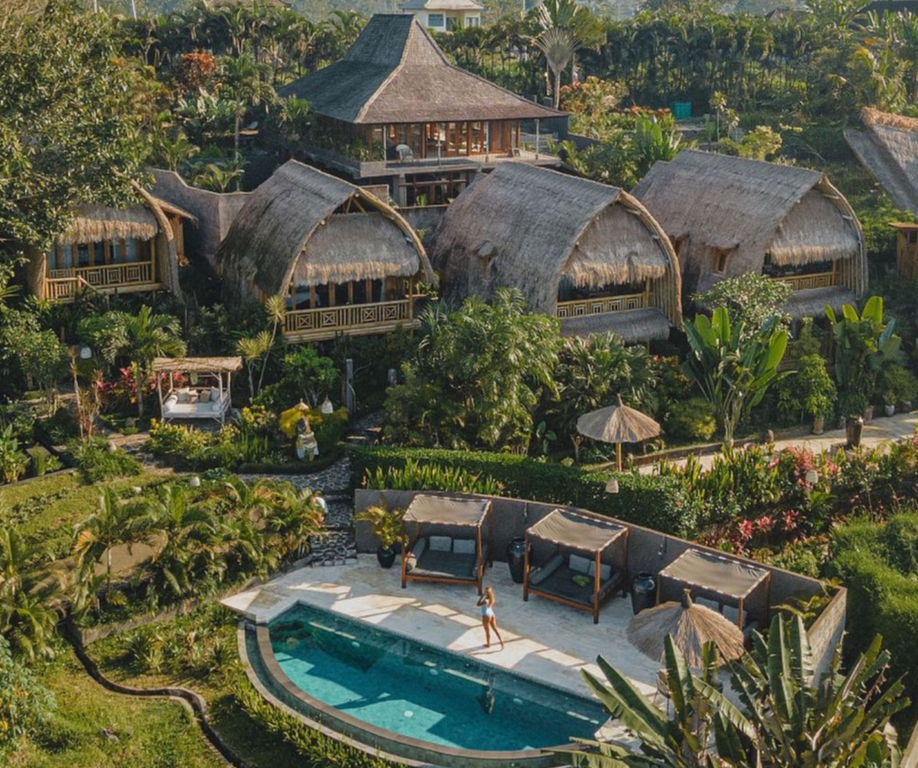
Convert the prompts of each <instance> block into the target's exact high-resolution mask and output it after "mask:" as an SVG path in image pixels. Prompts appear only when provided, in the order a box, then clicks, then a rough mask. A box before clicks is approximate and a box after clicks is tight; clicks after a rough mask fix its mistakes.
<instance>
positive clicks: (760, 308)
mask: <svg viewBox="0 0 918 768" xmlns="http://www.w3.org/2000/svg"><path fill="white" fill-rule="evenodd" d="M790 295H791V287H790V286H789V285H788V284H787V283H783V282H781V281H779V280H772V279H771V278H770V277H768V276H767V275H763V274H761V273H759V272H747V273H746V274H744V275H739V276H737V277H729V278H727V279H726V280H720V281H719V282H718V283H717V284H716V285H714V286H713V287H712V288H710V289H708V290H707V291H705V292H704V293H701V294H698V295H697V296H695V297H694V298H695V300H696V301H698V302H700V303H701V304H702V306H705V307H710V308H712V309H713V308H715V307H726V309H727V311H728V312H729V313H730V318H731V320H732V321H733V323H734V324H737V325H738V324H740V323H742V325H743V330H742V331H741V338H742V339H743V340H744V341H745V340H746V339H747V338H751V337H753V336H755V335H756V333H758V330H759V328H761V327H762V326H763V325H765V323H767V322H769V321H770V320H772V318H777V319H778V324H779V326H780V327H783V328H787V327H788V325H789V323H790V315H788V314H787V312H786V311H785V310H784V304H785V303H786V302H787V300H788V298H790Z"/></svg>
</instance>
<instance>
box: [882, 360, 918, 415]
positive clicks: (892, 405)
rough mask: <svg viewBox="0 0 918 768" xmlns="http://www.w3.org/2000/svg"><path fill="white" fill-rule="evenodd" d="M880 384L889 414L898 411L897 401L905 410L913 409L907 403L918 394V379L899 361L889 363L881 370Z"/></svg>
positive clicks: (884, 404) (884, 403)
mask: <svg viewBox="0 0 918 768" xmlns="http://www.w3.org/2000/svg"><path fill="white" fill-rule="evenodd" d="M878 385H879V390H880V396H881V397H882V399H883V406H884V408H885V411H886V415H887V416H892V415H893V414H894V413H895V412H896V404H897V403H901V404H902V410H903V411H907V410H911V409H910V407H907V406H906V404H907V403H908V404H910V402H911V401H912V400H914V399H915V397H916V396H918V379H916V378H915V375H914V374H913V373H912V372H911V371H909V370H908V369H907V368H905V367H904V366H902V365H899V364H898V363H893V364H891V365H887V366H886V367H885V368H883V370H882V371H880V376H879V381H878Z"/></svg>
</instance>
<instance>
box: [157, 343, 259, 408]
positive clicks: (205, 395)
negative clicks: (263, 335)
mask: <svg viewBox="0 0 918 768" xmlns="http://www.w3.org/2000/svg"><path fill="white" fill-rule="evenodd" d="M240 370H242V358H241V357H183V358H171V357H157V358H155V359H154V360H153V374H154V375H155V376H156V391H157V393H158V394H159V406H160V409H161V412H162V417H163V421H170V420H171V419H215V420H216V421H219V422H220V423H221V424H222V423H224V421H225V420H226V414H227V413H229V411H230V409H231V408H232V397H231V394H230V392H231V389H232V383H233V382H232V378H233V374H234V373H236V372H237V371H240ZM164 373H165V374H169V381H168V389H167V391H166V392H165V393H163V383H162V378H163V377H162V374H164ZM173 373H189V374H192V376H194V377H195V378H201V377H204V378H210V379H211V380H213V381H214V382H215V384H216V386H206V387H205V386H200V385H193V386H185V387H179V388H177V389H176V388H175V383H174V381H173V377H172V374H173Z"/></svg>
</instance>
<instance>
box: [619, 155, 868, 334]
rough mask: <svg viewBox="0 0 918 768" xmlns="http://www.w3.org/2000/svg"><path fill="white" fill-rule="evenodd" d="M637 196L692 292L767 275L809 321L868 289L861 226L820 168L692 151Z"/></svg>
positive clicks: (664, 166) (663, 166)
mask: <svg viewBox="0 0 918 768" xmlns="http://www.w3.org/2000/svg"><path fill="white" fill-rule="evenodd" d="M634 195H635V197H637V198H638V199H640V200H641V202H643V203H644V205H646V206H647V209H648V210H649V211H650V213H651V214H652V215H653V216H654V218H656V219H657V221H659V222H660V225H661V226H662V227H663V229H664V230H665V231H666V232H667V234H668V235H669V236H670V239H671V240H672V242H673V247H674V248H675V251H676V255H677V256H678V258H679V263H680V265H681V269H682V280H683V286H684V288H685V291H686V296H691V295H693V294H695V293H700V292H703V291H705V290H707V289H709V288H710V287H711V286H713V285H714V284H715V283H717V282H718V281H719V280H722V279H724V278H727V277H737V276H739V275H743V274H746V273H748V272H758V273H762V274H765V275H768V276H770V277H772V278H774V279H776V280H781V281H784V282H786V283H788V284H790V286H791V288H792V289H793V295H792V296H791V298H790V300H789V301H788V306H787V307H786V309H787V311H788V312H789V313H790V314H791V315H792V316H793V317H797V318H800V317H806V316H816V315H821V314H822V313H823V312H824V310H825V307H826V305H832V306H835V307H838V306H840V305H842V304H845V303H850V302H853V301H854V299H855V298H856V297H857V296H860V295H861V294H862V293H863V292H864V290H865V289H866V288H867V257H866V252H865V250H864V234H863V232H862V230H861V226H860V223H859V222H858V220H857V216H856V215H855V213H854V210H853V209H852V208H851V206H850V205H849V204H848V201H847V200H846V199H845V198H844V196H843V195H842V194H841V192H839V191H838V190H837V189H836V188H835V187H834V186H833V185H832V183H831V182H830V181H829V179H828V178H827V177H826V175H825V174H823V173H820V172H818V171H811V170H808V169H806V168H797V167H794V166H789V165H778V164H775V163H766V162H760V161H757V160H746V159H743V158H739V157H729V156H726V155H717V154H712V153H708V152H697V151H691V150H686V151H683V152H680V153H679V154H678V155H677V156H676V158H675V159H674V160H672V161H670V162H660V163H657V164H656V165H654V167H653V168H652V169H651V170H650V173H649V174H648V175H647V176H646V177H645V178H644V179H643V181H641V183H640V184H638V186H637V187H636V188H635V189H634Z"/></svg>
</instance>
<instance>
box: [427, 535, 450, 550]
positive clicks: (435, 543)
mask: <svg viewBox="0 0 918 768" xmlns="http://www.w3.org/2000/svg"><path fill="white" fill-rule="evenodd" d="M430 551H431V552H452V551H453V539H452V537H451V536H431V537H430Z"/></svg>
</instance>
